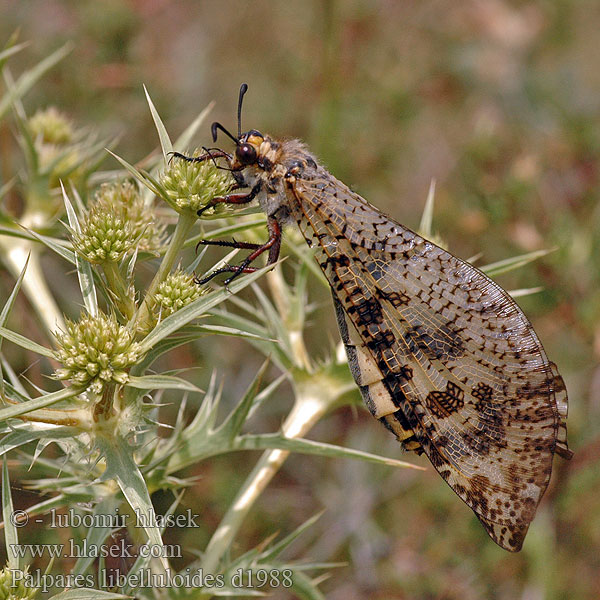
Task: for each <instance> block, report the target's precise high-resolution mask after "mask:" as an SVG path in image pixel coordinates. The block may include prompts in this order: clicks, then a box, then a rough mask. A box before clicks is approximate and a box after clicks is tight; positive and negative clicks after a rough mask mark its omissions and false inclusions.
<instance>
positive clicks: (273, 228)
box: [195, 217, 281, 285]
mask: <svg viewBox="0 0 600 600" xmlns="http://www.w3.org/2000/svg"><path fill="white" fill-rule="evenodd" d="M267 227H268V231H269V239H268V240H267V241H266V242H265V243H264V244H262V245H257V244H250V243H247V242H235V241H233V242H211V243H216V244H217V245H220V246H230V247H232V248H253V247H254V248H255V249H254V252H252V253H251V254H250V255H249V256H248V257H247V258H246V259H245V260H244V261H242V262H241V263H240V264H239V265H237V266H236V265H226V266H224V267H221V268H220V269H217V270H216V271H213V272H212V273H210V274H209V275H207V276H206V277H203V278H202V279H196V280H195V281H196V283H198V284H200V285H203V284H205V283H207V282H209V281H210V280H211V279H212V278H213V277H215V276H216V275H220V274H221V273H233V275H231V277H228V278H227V279H226V280H225V285H228V284H229V283H231V282H232V281H233V280H234V279H235V278H236V277H238V276H239V275H241V274H242V273H254V272H255V271H256V270H257V269H256V267H251V266H250V264H251V263H252V262H253V261H254V260H256V259H257V258H258V257H259V256H260V255H261V254H263V253H264V252H266V251H267V250H268V251H269V256H268V258H267V265H272V264H273V263H274V262H276V261H277V259H278V258H279V251H280V250H281V226H280V225H279V223H278V221H277V219H275V218H274V217H269V218H268V221H267ZM207 241H208V240H207Z"/></svg>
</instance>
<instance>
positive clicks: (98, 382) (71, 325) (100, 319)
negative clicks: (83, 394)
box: [54, 314, 141, 394]
mask: <svg viewBox="0 0 600 600" xmlns="http://www.w3.org/2000/svg"><path fill="white" fill-rule="evenodd" d="M56 341H57V346H58V348H57V350H56V352H55V356H56V359H57V360H58V361H59V362H60V363H61V364H62V368H60V369H57V370H56V371H55V373H54V377H55V378H56V379H67V380H69V381H70V382H71V384H72V385H77V386H83V387H89V388H90V389H91V390H92V391H93V392H95V393H97V394H99V393H101V392H102V390H103V389H104V386H105V384H107V383H110V382H116V383H121V384H124V383H127V382H128V381H129V375H128V374H127V369H128V368H129V367H131V366H132V365H134V364H135V363H136V362H137V361H138V360H140V358H141V351H140V346H139V344H138V343H137V342H135V341H133V335H132V333H131V331H130V330H129V329H127V327H124V326H122V325H119V323H118V322H117V320H116V318H115V317H114V315H110V316H108V315H104V314H99V315H98V316H97V317H92V316H89V315H84V316H82V317H81V318H80V319H79V321H77V322H75V321H69V320H67V321H66V331H61V332H59V333H57V334H56Z"/></svg>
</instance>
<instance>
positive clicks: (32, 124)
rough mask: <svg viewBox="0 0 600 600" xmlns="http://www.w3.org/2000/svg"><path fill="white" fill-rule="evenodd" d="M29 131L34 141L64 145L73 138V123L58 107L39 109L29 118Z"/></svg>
mask: <svg viewBox="0 0 600 600" xmlns="http://www.w3.org/2000/svg"><path fill="white" fill-rule="evenodd" d="M29 131H30V133H31V137H32V138H33V139H34V141H39V142H42V143H44V144H55V145H57V146H64V145H65V144H68V143H70V142H71V141H72V140H73V134H74V129H73V123H72V121H71V120H70V119H69V118H68V117H67V116H66V115H64V114H63V113H61V112H60V111H59V110H58V109H57V108H56V107H54V106H50V107H49V108H46V109H44V110H38V111H37V112H36V113H35V115H33V117H31V118H30V119H29Z"/></svg>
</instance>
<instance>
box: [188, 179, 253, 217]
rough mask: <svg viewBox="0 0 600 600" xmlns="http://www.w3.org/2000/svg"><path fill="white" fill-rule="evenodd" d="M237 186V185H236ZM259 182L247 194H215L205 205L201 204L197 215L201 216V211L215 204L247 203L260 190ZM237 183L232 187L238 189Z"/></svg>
mask: <svg viewBox="0 0 600 600" xmlns="http://www.w3.org/2000/svg"><path fill="white" fill-rule="evenodd" d="M236 186H237V187H236ZM260 186H261V182H260V181H259V182H258V183H257V184H256V185H255V186H254V187H253V188H252V189H251V190H250V191H249V192H248V193H247V194H226V195H225V196H215V197H214V198H213V199H212V200H211V201H210V202H209V203H208V204H207V205H206V206H203V207H202V208H201V209H200V210H199V211H198V216H199V217H200V216H202V213H203V212H204V211H205V210H208V209H209V208H213V206H215V205H216V204H221V203H222V204H248V202H252V200H254V198H256V196H257V195H258V192H260ZM238 188H239V185H238V184H234V187H232V189H238Z"/></svg>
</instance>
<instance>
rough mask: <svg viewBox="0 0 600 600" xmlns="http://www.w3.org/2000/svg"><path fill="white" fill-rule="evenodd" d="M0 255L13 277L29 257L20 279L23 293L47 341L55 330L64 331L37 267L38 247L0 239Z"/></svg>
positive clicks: (17, 274) (30, 243) (38, 262)
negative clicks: (44, 332) (47, 335)
mask: <svg viewBox="0 0 600 600" xmlns="http://www.w3.org/2000/svg"><path fill="white" fill-rule="evenodd" d="M0 253H1V254H2V260H3V262H4V263H5V265H6V267H7V269H8V270H9V271H11V273H12V274H13V276H14V277H18V276H19V275H20V273H21V271H22V270H23V267H24V266H25V262H26V261H27V256H29V264H28V265H27V272H26V273H25V277H24V278H23V291H24V292H25V294H26V295H27V299H28V300H29V302H30V303H31V305H32V306H33V309H34V310H35V312H36V314H37V315H38V317H39V319H40V321H41V322H42V324H43V325H44V327H45V329H46V331H47V332H48V334H49V335H50V337H52V335H53V334H54V332H55V331H56V330H57V329H64V328H65V322H64V320H63V316H62V313H61V311H60V309H59V308H58V306H57V304H56V301H55V300H54V296H52V294H51V293H50V290H49V288H48V285H47V284H46V279H45V277H44V270H43V269H42V266H41V264H40V248H39V245H38V244H35V243H32V242H30V241H29V240H17V241H15V238H9V237H0Z"/></svg>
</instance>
